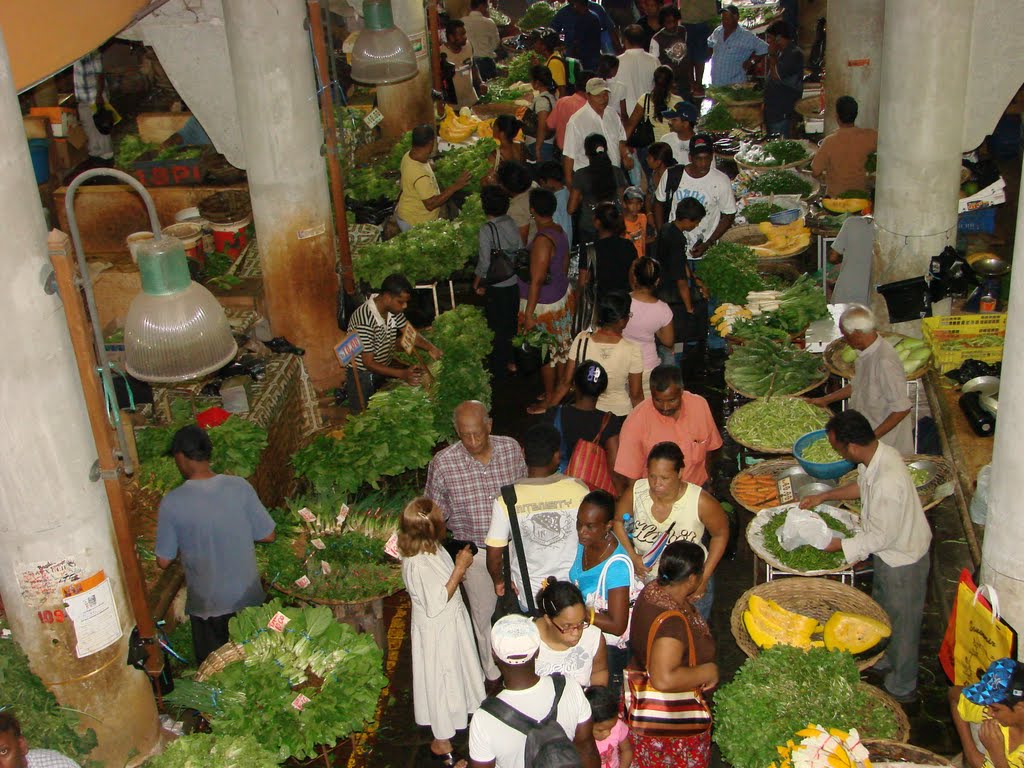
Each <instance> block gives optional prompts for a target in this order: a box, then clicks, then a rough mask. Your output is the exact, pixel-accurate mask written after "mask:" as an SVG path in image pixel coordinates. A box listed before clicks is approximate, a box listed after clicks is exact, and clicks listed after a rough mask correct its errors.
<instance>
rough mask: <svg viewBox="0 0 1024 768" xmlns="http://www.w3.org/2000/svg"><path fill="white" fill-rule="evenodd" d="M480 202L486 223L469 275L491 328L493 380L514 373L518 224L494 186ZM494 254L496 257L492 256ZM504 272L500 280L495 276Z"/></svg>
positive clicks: (506, 198)
mask: <svg viewBox="0 0 1024 768" xmlns="http://www.w3.org/2000/svg"><path fill="white" fill-rule="evenodd" d="M480 205H481V207H482V208H483V210H484V215H486V216H487V222H486V223H485V224H484V225H483V226H482V227H480V234H479V246H480V247H479V251H478V256H477V262H476V270H475V271H474V274H473V290H474V291H475V292H476V294H477V296H483V297H484V315H485V316H486V318H487V325H488V326H490V329H491V330H492V331H494V346H493V348H492V350H491V373H492V375H493V376H494V378H496V379H502V378H505V377H507V376H509V375H511V374H514V373H515V372H516V365H515V362H514V359H515V358H514V357H513V355H512V337H513V336H515V334H516V318H517V314H518V310H519V280H518V278H517V277H516V273H515V258H516V252H517V251H518V250H519V249H520V248H521V247H522V244H521V242H520V240H519V227H517V226H516V223H515V222H514V221H513V220H512V217H511V216H509V215H508V207H509V196H508V195H507V194H506V193H505V191H504V190H503V189H502V188H501V187H499V186H496V185H488V186H485V187H483V188H482V189H481V190H480ZM495 257H497V258H495ZM502 275H505V277H504V279H499V278H501V277H502Z"/></svg>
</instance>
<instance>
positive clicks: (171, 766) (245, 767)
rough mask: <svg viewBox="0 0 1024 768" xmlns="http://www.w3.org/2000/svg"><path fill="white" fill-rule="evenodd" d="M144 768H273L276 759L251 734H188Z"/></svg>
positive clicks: (277, 763) (276, 762)
mask: <svg viewBox="0 0 1024 768" xmlns="http://www.w3.org/2000/svg"><path fill="white" fill-rule="evenodd" d="M145 765H146V768H277V766H278V765H279V761H278V758H277V755H276V754H274V753H273V752H271V751H269V750H268V749H267V748H266V747H264V746H263V745H262V744H260V742H259V741H258V740H257V738H256V737H255V736H253V735H252V734H240V735H238V736H215V735H213V734H211V733H190V734H188V735H187V736H182V737H181V738H178V739H175V740H174V741H172V742H171V743H170V744H168V745H167V748H166V749H165V750H164V751H163V753H162V754H160V755H157V756H156V757H154V758H152V759H150V760H148V761H147V762H146V763H145Z"/></svg>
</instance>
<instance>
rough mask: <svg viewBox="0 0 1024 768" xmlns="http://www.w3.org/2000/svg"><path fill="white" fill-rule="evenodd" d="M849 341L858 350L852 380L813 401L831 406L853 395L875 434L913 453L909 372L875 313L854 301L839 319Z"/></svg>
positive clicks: (852, 400) (905, 452)
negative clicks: (881, 332)
mask: <svg viewBox="0 0 1024 768" xmlns="http://www.w3.org/2000/svg"><path fill="white" fill-rule="evenodd" d="M839 330H840V331H842V333H843V338H844V339H846V343H847V344H849V345H850V346H851V347H853V348H854V349H856V350H857V351H858V355H857V361H856V363H855V368H854V374H853V379H851V380H850V383H849V384H847V385H846V386H845V387H843V388H842V389H837V390H836V391H835V392H832V393H831V394H828V395H825V396H824V397H818V398H815V399H813V400H811V402H812V403H815V404H816V405H822V406H828V405H831V404H832V403H834V402H836V401H838V400H845V399H846V398H850V407H851V408H853V409H854V410H856V411H860V412H861V413H862V414H864V416H865V418H867V420H868V423H870V424H871V428H872V429H873V430H874V431H875V437H877V438H878V439H879V440H881V441H882V442H883V443H885V444H886V445H890V446H892V447H893V448H895V449H896V450H897V451H898V452H899V453H901V454H902V455H904V456H910V455H911V454H912V453H914V424H913V420H912V419H908V418H907V416H908V415H909V414H910V410H911V402H910V398H909V397H908V396H907V375H906V373H905V372H904V371H903V363H902V362H900V357H899V355H898V354H897V353H896V350H894V349H893V348H892V345H891V344H890V343H889V342H888V341H887V340H886V339H884V338H883V337H882V336H881V335H879V333H878V331H877V330H876V329H875V316H874V314H873V313H872V312H871V310H870V309H868V308H867V307H865V306H864V305H863V304H854V305H852V306H851V307H850V308H849V309H847V310H846V311H845V312H843V316H842V317H840V318H839Z"/></svg>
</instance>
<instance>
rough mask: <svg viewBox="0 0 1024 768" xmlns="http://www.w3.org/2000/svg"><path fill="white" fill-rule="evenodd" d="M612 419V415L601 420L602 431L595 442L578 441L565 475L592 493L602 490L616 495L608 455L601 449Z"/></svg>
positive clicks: (607, 414)
mask: <svg viewBox="0 0 1024 768" xmlns="http://www.w3.org/2000/svg"><path fill="white" fill-rule="evenodd" d="M611 418H612V415H611V414H610V413H606V414H605V415H604V418H603V419H601V429H599V430H598V432H597V435H595V436H594V439H593V440H582V439H581V440H577V441H576V446H575V447H574V448H573V449H572V457H570V459H569V466H568V467H567V468H566V470H565V474H567V475H568V476H569V477H575V478H576V479H577V480H582V481H583V482H584V483H586V484H587V487H588V488H590V490H592V491H597V490H601V491H608V493H611V494H614V493H615V486H614V485H612V473H611V472H610V471H609V469H608V454H607V453H606V452H605V450H604V448H603V447H601V435H603V434H604V431H605V429H607V427H608V422H609V421H611Z"/></svg>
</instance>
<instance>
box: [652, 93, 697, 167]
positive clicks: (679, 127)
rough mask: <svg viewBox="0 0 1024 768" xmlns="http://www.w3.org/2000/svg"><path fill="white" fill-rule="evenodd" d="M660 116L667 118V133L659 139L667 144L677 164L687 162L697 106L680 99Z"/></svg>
mask: <svg viewBox="0 0 1024 768" xmlns="http://www.w3.org/2000/svg"><path fill="white" fill-rule="evenodd" d="M661 116H662V117H663V118H665V119H666V120H668V133H666V134H665V135H664V137H662V139H661V140H662V141H663V142H665V143H666V144H668V146H669V148H670V149H671V150H672V156H673V157H674V158H675V159H676V162H677V163H678V164H679V165H687V164H689V162H690V140H691V139H692V138H693V137H694V130H693V126H694V125H696V124H697V108H696V107H695V106H693V104H691V103H690V102H688V101H680V102H679V103H678V104H676V106H675V107H674V108H673V109H669V110H667V111H665V112H662V113H661ZM663 176H664V174H663Z"/></svg>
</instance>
